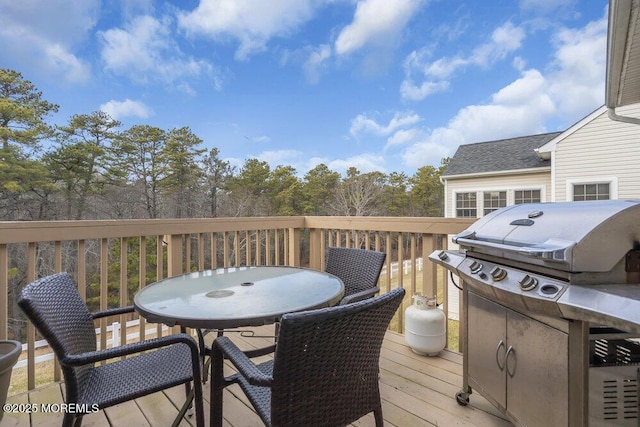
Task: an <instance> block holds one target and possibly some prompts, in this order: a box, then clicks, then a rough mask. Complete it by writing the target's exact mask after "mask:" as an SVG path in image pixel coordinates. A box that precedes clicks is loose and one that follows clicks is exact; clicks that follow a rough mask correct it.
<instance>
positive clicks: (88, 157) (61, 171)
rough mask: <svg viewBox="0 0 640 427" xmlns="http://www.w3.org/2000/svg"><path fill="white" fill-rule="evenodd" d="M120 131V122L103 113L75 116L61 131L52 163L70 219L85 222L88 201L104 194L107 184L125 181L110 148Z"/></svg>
mask: <svg viewBox="0 0 640 427" xmlns="http://www.w3.org/2000/svg"><path fill="white" fill-rule="evenodd" d="M118 127H120V122H119V121H117V120H114V119H112V118H111V117H110V116H109V115H108V114H107V113H105V112H103V111H94V112H93V113H91V114H80V115H74V116H73V117H71V119H70V120H69V124H68V125H67V126H60V127H58V129H57V132H56V134H57V135H56V136H57V138H56V139H57V142H58V147H57V148H56V149H55V150H54V151H53V152H52V153H51V154H50V155H49V160H50V161H51V163H52V165H54V168H55V170H56V171H57V176H56V177H57V179H58V180H59V181H60V182H61V183H62V185H63V186H64V187H65V196H66V198H67V206H68V208H67V212H68V218H74V219H83V218H85V216H86V213H87V212H86V211H87V207H88V205H89V198H90V197H92V196H97V195H100V194H102V193H103V190H104V187H105V185H106V184H109V183H114V182H117V181H119V179H120V178H122V177H123V172H122V171H121V170H119V169H118V168H116V167H115V166H114V155H113V151H112V147H111V144H112V142H113V141H114V140H115V139H116V138H117V137H118V132H117V128H118Z"/></svg>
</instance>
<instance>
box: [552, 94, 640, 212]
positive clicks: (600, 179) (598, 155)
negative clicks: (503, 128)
mask: <svg viewBox="0 0 640 427" xmlns="http://www.w3.org/2000/svg"><path fill="white" fill-rule="evenodd" d="M619 110H620V111H618V113H619V114H624V115H630V116H636V117H640V104H636V105H633V106H630V107H626V108H625V109H619ZM639 159H640V126H639V125H635V124H630V123H623V122H617V121H613V120H611V119H609V117H608V116H607V112H606V111H605V112H603V113H602V114H601V115H600V116H598V117H596V118H595V119H594V120H592V121H591V122H589V123H587V124H585V125H584V126H583V127H581V128H580V129H578V130H576V131H575V132H574V133H572V134H571V135H568V136H567V137H566V138H564V139H563V140H561V141H559V142H558V144H557V146H556V151H555V155H554V158H553V165H552V167H553V168H554V176H555V201H558V202H562V201H571V200H573V188H574V187H573V186H574V185H580V184H597V183H608V184H609V191H610V195H609V197H610V198H611V199H637V198H640V168H639V167H638V160H639Z"/></svg>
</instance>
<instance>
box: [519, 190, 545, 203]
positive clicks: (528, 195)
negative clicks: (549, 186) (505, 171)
mask: <svg viewBox="0 0 640 427" xmlns="http://www.w3.org/2000/svg"><path fill="white" fill-rule="evenodd" d="M540 201H541V198H540V190H516V191H514V192H513V202H514V203H515V204H516V205H521V204H523V203H540Z"/></svg>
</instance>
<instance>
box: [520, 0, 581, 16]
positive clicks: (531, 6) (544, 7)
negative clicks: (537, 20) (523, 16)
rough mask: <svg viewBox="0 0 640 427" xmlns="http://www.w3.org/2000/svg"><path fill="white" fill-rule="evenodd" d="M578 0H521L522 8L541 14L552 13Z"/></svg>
mask: <svg viewBox="0 0 640 427" xmlns="http://www.w3.org/2000/svg"><path fill="white" fill-rule="evenodd" d="M575 2H576V0H520V8H521V9H522V10H524V11H527V12H532V13H536V14H539V15H543V14H550V13H552V12H554V11H556V10H558V9H561V8H566V7H568V6H572V5H573V4H575Z"/></svg>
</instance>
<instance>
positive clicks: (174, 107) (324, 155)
mask: <svg viewBox="0 0 640 427" xmlns="http://www.w3.org/2000/svg"><path fill="white" fill-rule="evenodd" d="M607 3H608V2H607V1H606V0H589V1H578V0H519V1H518V0H483V1H477V0H469V1H455V2H453V1H447V0H188V1H187V0H185V1H177V0H176V1H153V0H110V1H99V0H82V1H76V0H46V1H43V0H20V1H16V0H0V45H1V46H2V53H1V54H0V67H2V68H10V69H14V70H17V71H19V72H21V73H22V75H23V76H24V78H26V79H28V80H30V81H32V82H33V83H34V84H35V86H36V87H37V88H38V89H39V90H40V91H42V92H43V96H44V98H45V99H46V100H48V101H50V102H53V103H56V104H58V105H60V111H59V113H58V114H56V115H55V116H54V117H52V121H53V122H54V123H56V124H60V125H62V124H65V123H66V122H67V121H68V120H69V118H70V117H71V116H72V115H73V114H89V113H91V112H92V111H96V110H104V111H106V112H108V113H109V114H111V116H112V117H114V118H116V119H118V120H120V121H121V122H122V124H123V129H124V128H128V127H129V126H132V125H135V124H149V125H153V126H158V127H160V128H163V129H167V130H168V129H172V128H175V127H182V126H189V127H190V128H191V129H192V130H193V131H194V132H195V133H196V134H197V135H198V136H199V137H200V138H202V139H203V140H204V144H203V146H204V147H205V148H207V149H209V148H212V147H217V148H218V149H219V150H220V157H221V158H223V159H225V160H228V161H229V162H231V163H232V164H233V165H236V166H241V165H242V164H243V163H244V161H245V160H246V159H247V158H251V157H253V158H258V159H260V160H264V161H266V162H268V163H269V164H270V165H271V166H272V167H275V166H277V165H291V166H293V167H295V168H296V170H297V171H298V174H300V175H304V174H305V173H306V172H307V171H308V170H309V169H311V168H313V167H314V166H316V165H317V164H319V163H325V164H326V165H328V166H329V168H331V169H332V170H335V171H339V172H341V173H343V172H344V171H345V170H346V169H347V168H348V167H351V166H354V167H356V168H358V169H359V170H360V171H361V172H370V171H381V172H384V173H390V172H404V173H406V174H408V175H412V174H413V173H415V171H416V170H417V169H418V168H420V167H421V166H424V165H434V166H437V165H439V164H440V161H441V159H442V158H443V157H446V156H452V155H453V153H454V152H455V150H456V148H457V147H458V146H459V145H460V144H465V143H472V142H480V141H487V140H493V139H501V138H509V137H515V136H522V135H529V134H536V133H544V132H553V131H558V130H564V129H566V128H568V127H569V126H571V125H572V124H573V123H575V122H577V121H579V120H580V119H582V118H583V117H585V116H586V115H587V114H589V113H590V112H591V111H593V110H595V109H596V108H598V107H600V106H601V105H602V104H603V103H604V90H605V89H604V81H605V64H606V33H607Z"/></svg>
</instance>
